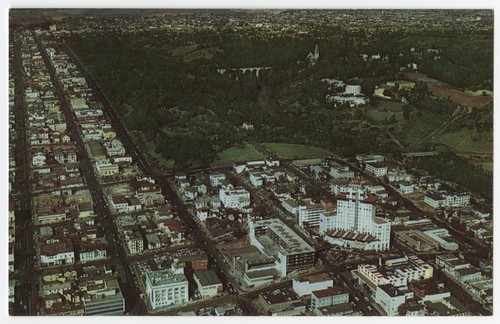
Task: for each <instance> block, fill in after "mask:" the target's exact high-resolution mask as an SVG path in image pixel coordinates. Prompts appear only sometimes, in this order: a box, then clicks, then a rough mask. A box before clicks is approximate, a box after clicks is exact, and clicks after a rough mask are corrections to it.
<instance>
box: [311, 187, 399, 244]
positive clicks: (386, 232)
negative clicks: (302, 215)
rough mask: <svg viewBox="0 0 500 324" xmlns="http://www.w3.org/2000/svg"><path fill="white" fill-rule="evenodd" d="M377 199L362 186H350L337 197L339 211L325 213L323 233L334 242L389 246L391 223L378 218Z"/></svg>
mask: <svg viewBox="0 0 500 324" xmlns="http://www.w3.org/2000/svg"><path fill="white" fill-rule="evenodd" d="M374 203H375V198H374V197H373V196H368V197H366V196H365V192H364V190H363V189H362V188H361V187H360V186H350V187H349V188H348V189H347V192H346V193H345V194H341V195H340V197H338V198H337V213H336V214H326V213H325V214H322V215H321V217H320V234H322V235H325V238H326V239H327V240H328V241H330V242H331V243H333V244H340V245H344V246H349V247H352V248H361V249H365V250H386V249H388V248H389V240H390V233H391V224H390V223H389V222H388V221H386V220H384V219H383V218H380V217H376V216H375V212H376V207H375V204H374Z"/></svg>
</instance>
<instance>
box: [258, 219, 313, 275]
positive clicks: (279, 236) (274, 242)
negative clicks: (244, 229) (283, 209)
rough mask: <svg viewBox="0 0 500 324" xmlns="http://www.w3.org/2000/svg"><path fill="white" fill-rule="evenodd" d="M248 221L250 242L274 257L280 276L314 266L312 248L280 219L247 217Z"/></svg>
mask: <svg viewBox="0 0 500 324" xmlns="http://www.w3.org/2000/svg"><path fill="white" fill-rule="evenodd" d="M248 223H249V237H250V244H252V245H253V246H255V247H257V249H259V250H260V251H261V252H262V253H263V254H265V255H267V256H271V257H274V258H275V267H276V270H277V271H278V273H279V274H280V275H281V276H286V275H287V274H289V273H291V272H293V271H301V270H306V269H311V268H313V267H314V265H315V254H316V251H315V250H314V248H313V247H311V246H310V245H309V244H308V243H307V242H306V241H304V240H303V239H302V238H301V237H300V236H299V235H297V234H296V233H295V232H294V231H293V230H292V229H291V228H290V227H288V226H287V225H285V224H284V223H283V222H282V221H281V220H279V219H266V220H259V221H254V220H252V219H249V222H248Z"/></svg>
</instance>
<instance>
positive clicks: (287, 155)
mask: <svg viewBox="0 0 500 324" xmlns="http://www.w3.org/2000/svg"><path fill="white" fill-rule="evenodd" d="M262 146H264V147H265V148H267V149H268V150H270V151H273V152H274V153H276V154H277V155H279V156H280V157H282V158H284V159H300V158H308V157H318V156H325V155H330V154H331V153H330V152H328V151H327V150H325V149H322V148H319V147H313V146H306V145H300V144H288V143H263V144H262Z"/></svg>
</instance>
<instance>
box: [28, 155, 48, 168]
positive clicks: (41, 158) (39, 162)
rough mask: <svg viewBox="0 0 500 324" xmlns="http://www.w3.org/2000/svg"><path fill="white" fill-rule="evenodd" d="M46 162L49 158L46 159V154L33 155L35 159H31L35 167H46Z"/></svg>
mask: <svg viewBox="0 0 500 324" xmlns="http://www.w3.org/2000/svg"><path fill="white" fill-rule="evenodd" d="M46 160H47V158H46V157H45V154H43V153H42V152H36V153H35V154H33V157H32V158H31V161H32V162H31V164H32V165H33V166H34V167H38V166H44V165H45V161H46Z"/></svg>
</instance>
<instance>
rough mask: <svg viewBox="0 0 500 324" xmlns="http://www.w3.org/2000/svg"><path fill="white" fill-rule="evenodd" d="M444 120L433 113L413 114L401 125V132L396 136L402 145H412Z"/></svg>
mask: <svg viewBox="0 0 500 324" xmlns="http://www.w3.org/2000/svg"><path fill="white" fill-rule="evenodd" d="M444 120H445V118H444V117H443V116H440V115H436V114H433V113H429V112H426V113H423V114H421V115H416V116H413V117H412V119H411V120H410V122H407V123H405V124H404V125H403V127H402V129H401V132H400V133H399V134H396V137H397V138H398V139H399V140H400V141H401V143H402V144H403V145H412V144H415V143H416V142H418V141H419V140H421V139H422V138H424V137H425V136H427V135H429V134H430V133H431V132H432V131H433V130H435V129H436V128H437V127H439V125H441V123H442V122H443V121H444Z"/></svg>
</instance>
